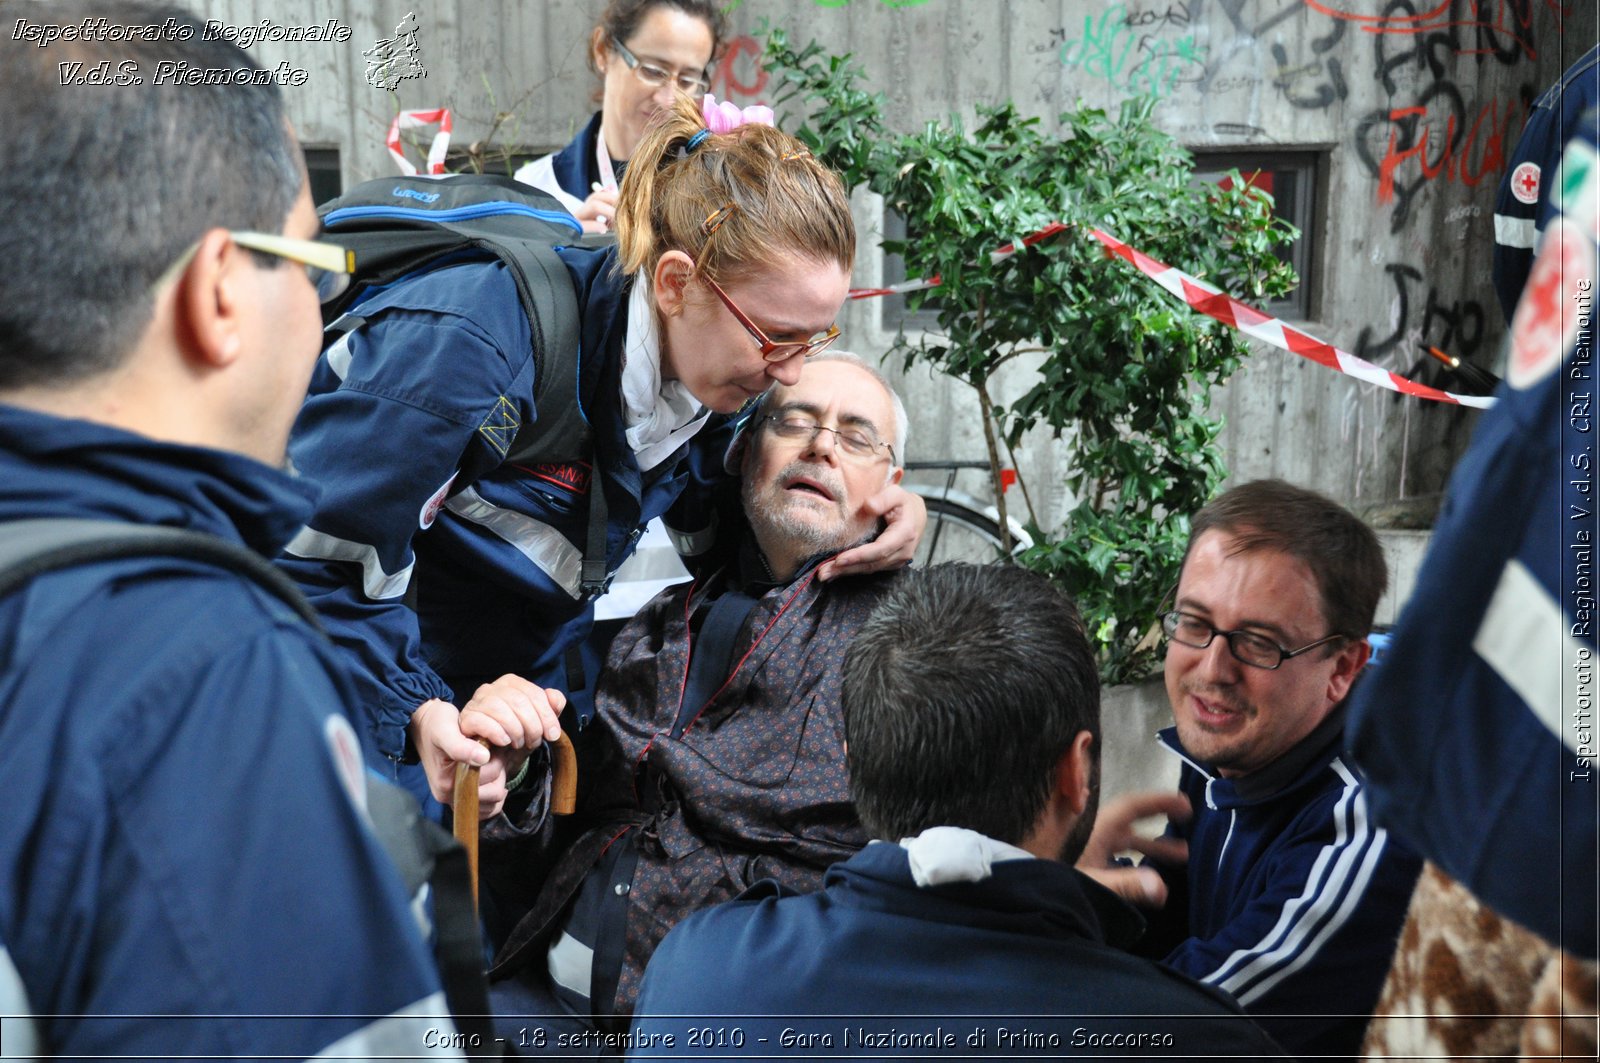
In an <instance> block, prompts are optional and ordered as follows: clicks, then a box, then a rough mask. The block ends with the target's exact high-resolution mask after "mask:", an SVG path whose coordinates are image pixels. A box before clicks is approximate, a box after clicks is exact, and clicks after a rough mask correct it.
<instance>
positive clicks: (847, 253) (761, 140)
mask: <svg viewBox="0 0 1600 1063" xmlns="http://www.w3.org/2000/svg"><path fill="white" fill-rule="evenodd" d="M705 129H706V124H705V120H704V119H703V118H702V117H701V114H700V108H699V106H698V105H697V104H696V103H694V102H693V101H692V100H690V99H689V98H688V97H687V96H683V95H680V96H679V97H678V99H677V100H676V101H675V102H674V104H673V106H672V107H670V108H668V109H667V110H665V111H663V112H662V113H661V114H659V115H658V116H657V117H656V119H655V120H654V121H653V122H652V123H651V125H650V128H649V129H648V130H647V131H646V133H645V136H644V139H643V140H642V141H640V143H639V146H638V147H637V148H636V149H635V150H634V153H633V158H632V160H631V162H630V163H629V165H628V170H627V173H626V174H624V176H623V179H622V189H621V191H620V193H619V196H618V201H617V218H616V228H617V247H618V251H619V255H618V262H619V265H620V267H621V269H622V272H623V273H626V274H634V273H638V272H639V271H640V270H644V271H646V273H648V272H649V271H652V270H654V269H655V264H656V262H657V261H658V260H659V259H660V258H661V256H662V255H663V254H665V253H666V252H668V251H674V250H676V251H682V252H683V253H684V254H686V255H688V256H689V257H690V258H692V259H694V262H695V269H696V271H697V272H698V273H700V274H701V275H703V276H707V277H709V278H710V279H711V280H713V281H717V282H719V283H720V282H721V281H722V280H723V279H724V278H725V277H727V276H729V275H730V273H731V272H732V271H734V270H737V269H739V268H741V267H751V266H760V265H763V264H766V263H769V262H772V261H773V260H775V259H777V258H780V257H782V256H784V255H793V256H799V257H802V258H810V259H815V260H816V261H819V262H837V263H839V265H840V266H842V267H843V268H844V270H845V272H847V273H848V272H849V271H850V269H851V267H852V266H853V265H854V264H855V253H856V232H855V222H854V220H853V219H852V218H851V217H850V199H849V196H848V195H847V194H846V192H845V188H844V184H843V182H841V181H840V180H839V176H838V175H837V174H835V173H834V172H833V171H832V170H830V169H828V168H827V167H826V166H823V165H822V164H821V163H819V162H818V161H817V160H816V159H814V158H812V157H811V153H810V152H809V151H807V150H806V147H805V145H804V144H802V143H800V142H799V141H798V140H796V139H795V138H794V137H791V136H789V135H788V134H786V133H781V132H779V131H778V130H777V129H774V128H773V127H771V126H764V125H746V126H740V127H739V128H738V129H735V130H734V131H733V132H731V133H722V134H718V135H715V136H711V135H707V136H705V137H702V138H701V140H700V141H699V143H697V144H696V145H695V147H694V148H693V149H692V150H691V149H689V147H688V145H689V141H690V140H691V139H692V138H693V137H694V136H695V134H697V133H702V132H704V131H705Z"/></svg>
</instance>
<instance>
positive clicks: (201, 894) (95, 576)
mask: <svg viewBox="0 0 1600 1063" xmlns="http://www.w3.org/2000/svg"><path fill="white" fill-rule="evenodd" d="M0 484H3V485H4V487H3V489H0V521H16V520H27V519H33V518H41V517H57V518H59V517H68V518H77V519H93V520H107V521H119V522H127V523H132V524H142V525H164V526H168V527H174V528H187V529H190V530H192V531H198V532H205V533H207V534H210V535H214V536H217V537H219V538H221V539H224V540H227V541H229V542H231V543H234V544H237V545H241V546H248V547H249V548H251V549H253V550H256V551H257V552H259V553H261V554H263V555H270V554H271V553H273V552H274V551H276V550H277V549H278V548H279V547H280V546H281V545H282V544H283V543H284V542H285V541H286V540H287V539H288V538H289V536H290V535H292V534H293V533H294V530H295V529H296V528H298V527H299V526H300V525H301V523H302V522H303V521H304V520H305V518H306V517H307V516H308V515H309V514H310V512H311V498H310V496H311V495H312V494H313V493H314V492H313V491H312V489H311V488H310V487H308V486H307V485H306V484H304V483H302V482H300V481H297V480H294V479H292V478H291V477H289V476H287V475H285V474H284V473H283V472H281V471H279V470H277V469H272V468H268V467H267V466H266V465H262V464H260V463H259V462H256V461H252V460H251V459H249V458H246V457H243V456H241V455H238V454H232V453H226V452H223V451H219V450H211V449H207V448H202V447H191V446H182V445H178V444H175V443H167V442H161V441H158V440H154V439H149V438H146V437H143V436H137V435H132V434H130V433H128V432H124V431H121V430H119V429H116V428H112V427H110V426H107V425H101V424H95V423H92V422H89V421H81V420H74V419H69V418H62V417H52V416H50V415H48V414H44V413H39V412H35V411H29V410H23V409H19V408H15V407H9V406H0ZM350 701H351V691H350V687H349V684H348V683H347V682H346V680H345V675H344V672H343V669H342V662H341V661H340V660H339V659H338V657H337V655H336V654H335V652H334V651H333V650H332V649H331V648H330V647H328V646H327V644H326V643H325V642H324V641H323V640H322V639H321V638H320V637H319V636H318V635H317V633H316V632H315V631H314V630H313V629H312V628H311V627H310V626H309V625H307V624H306V623H304V622H303V621H302V620H300V618H299V617H298V616H297V615H295V614H294V613H293V612H292V611H291V610H290V608H289V607H288V606H287V605H286V604H285V603H283V602H281V601H279V600H278V599H277V597H276V596H274V595H273V594H271V593H269V592H268V591H266V590H265V589H263V588H261V587H259V586H257V585H256V584H255V583H253V582H252V581H251V580H249V579H246V578H244V577H242V576H241V575H239V574H238V573H235V572H230V571H227V570H225V569H221V568H217V567H216V566H214V565H211V564H203V563H200V562H197V561H194V560H191V559H187V558H183V557H140V558H132V559H126V560H121V561H109V562H102V563H98V564H85V565H80V566H76V567H72V568H66V569H62V570H60V571H57V572H52V573H50V574H48V575H45V576H41V577H39V578H37V579H35V580H33V581H32V582H31V583H29V584H27V585H26V586H25V587H24V588H22V589H20V590H17V591H16V592H14V593H12V594H9V595H7V596H6V597H5V598H4V599H0V777H3V778H5V779H6V781H7V784H8V787H7V794H6V810H5V814H4V815H3V816H0V1015H6V1016H8V1018H7V1019H6V1021H5V1023H4V1032H3V1034H0V1037H3V1044H0V1054H4V1055H6V1056H7V1058H11V1057H12V1055H16V1056H23V1055H27V1054H28V1052H29V1048H28V1045H29V1043H30V1040H31V1039H32V1038H31V1037H30V1033H31V1034H33V1035H36V1036H37V1037H38V1039H39V1040H38V1043H37V1048H38V1050H39V1051H40V1052H43V1053H48V1054H51V1055H54V1056H57V1057H62V1058H73V1059H77V1058H93V1059H107V1058H143V1059H222V1058H227V1059H239V1058H261V1057H271V1058H274V1059H303V1058H308V1057H312V1056H315V1057H317V1058H319V1059H320V1058H339V1059H351V1058H373V1059H381V1058H393V1057H395V1056H406V1057H410V1056H415V1055H423V1054H426V1055H427V1056H428V1058H430V1059H432V1058H434V1057H435V1053H439V1052H442V1053H443V1055H444V1058H459V1053H456V1052H453V1051H450V1050H448V1049H434V1050H432V1051H428V1050H426V1047H425V1046H427V1045H428V1044H429V1043H430V1042H429V1035H430V1033H431V1034H432V1037H433V1039H434V1042H433V1043H438V1044H449V1043H450V1037H451V1036H453V1029H452V1027H451V1024H450V1022H449V1021H448V1019H445V1018H443V1016H444V1015H445V1014H446V1012H447V1009H446V1006H445V1001H444V997H443V995H442V994H441V993H440V991H439V980H438V975H437V974H436V973H435V970H434V965H433V961H432V959H431V958H430V957H429V955H428V952H427V949H426V946H425V945H424V943H423V940H422V935H421V934H419V933H418V928H417V924H416V921H415V919H414V918H413V915H412V910H411V907H410V904H409V900H408V898H407V896H406V893H405V889H404V887H403V886H402V884H401V880H400V877H399V875H397V874H396V873H395V869H394V866H393V865H392V864H391V863H390V861H389V859H388V857H387V856H386V855H385V854H384V851H383V850H382V848H380V846H379V844H378V841H377V839H376V838H375V837H374V836H373V834H372V831H371V829H370V823H369V821H368V819H367V816H366V813H365V809H364V805H365V801H366V798H365V775H364V773H363V771H362V768H361V760H360V753H359V751H358V743H357V740H356V735H355V732H354V730H353V729H352V726H351V721H350V720H348V719H347V713H348V711H349V710H348V708H347V706H348V705H349V704H350ZM30 1013H31V1014H32V1015H33V1016H36V1018H35V1019H32V1020H30V1019H27V1018H26V1016H28V1015H29V1014H30ZM11 1016H23V1017H24V1018H22V1019H20V1020H14V1019H13V1018H11ZM323 1053H326V1056H324V1055H323Z"/></svg>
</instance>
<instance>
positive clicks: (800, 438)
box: [761, 413, 894, 465]
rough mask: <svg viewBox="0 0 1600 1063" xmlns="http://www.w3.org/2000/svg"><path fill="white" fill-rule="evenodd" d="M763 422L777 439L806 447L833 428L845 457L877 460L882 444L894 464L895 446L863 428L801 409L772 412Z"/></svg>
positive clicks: (866, 460)
mask: <svg viewBox="0 0 1600 1063" xmlns="http://www.w3.org/2000/svg"><path fill="white" fill-rule="evenodd" d="M761 423H762V425H763V426H764V427H765V428H766V429H767V431H769V432H771V433H772V434H773V435H774V436H775V437H777V438H778V439H782V440H784V441H785V442H788V443H800V444H801V445H802V446H807V447H809V446H810V445H811V444H812V442H813V441H814V440H815V439H816V438H817V436H818V434H820V433H822V432H832V433H833V438H834V442H835V443H836V444H837V445H838V447H839V452H840V453H842V454H843V455H844V456H845V457H847V458H853V459H855V460H856V461H857V462H861V463H865V462H869V461H874V460H876V459H877V457H878V450H879V449H880V448H882V449H883V450H884V452H886V453H887V454H888V455H889V464H891V465H893V464H894V447H893V446H892V445H890V444H888V443H885V442H884V441H883V440H881V439H878V438H876V437H875V436H873V435H872V434H871V433H870V432H868V431H866V430H865V429H862V428H850V427H847V428H830V427H828V426H827V425H825V424H823V423H822V422H820V421H818V420H816V419H815V418H813V417H807V416H805V415H804V414H799V413H769V414H767V415H766V416H765V417H763V418H762V419H761Z"/></svg>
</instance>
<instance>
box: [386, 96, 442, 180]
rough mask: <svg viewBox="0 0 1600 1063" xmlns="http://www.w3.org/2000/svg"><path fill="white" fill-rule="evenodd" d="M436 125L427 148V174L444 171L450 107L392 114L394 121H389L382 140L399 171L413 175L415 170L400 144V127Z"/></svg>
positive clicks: (412, 127)
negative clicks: (435, 130)
mask: <svg viewBox="0 0 1600 1063" xmlns="http://www.w3.org/2000/svg"><path fill="white" fill-rule="evenodd" d="M430 125H437V126H438V127H439V132H437V133H435V134H434V135H433V144H432V145H431V146H430V147H429V148H428V174H429V175H430V176H432V175H435V174H442V173H444V156H445V153H446V152H447V151H449V150H450V132H451V129H452V121H451V118H450V108H448V107H438V108H435V109H434V110H431V111H401V112H400V113H399V114H397V115H395V116H394V121H393V122H390V123H389V136H388V137H387V138H386V139H385V140H384V144H385V146H387V147H388V149H389V154H390V155H392V156H394V163H395V165H396V166H398V167H400V172H401V173H403V174H405V175H406V176H407V177H412V176H415V174H416V172H417V168H416V166H414V165H413V164H412V162H411V160H410V159H408V158H406V156H405V152H404V150H402V146H401V144H400V131H401V130H402V129H417V128H420V127H422V126H430Z"/></svg>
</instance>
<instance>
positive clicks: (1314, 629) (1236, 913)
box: [1078, 480, 1421, 1058]
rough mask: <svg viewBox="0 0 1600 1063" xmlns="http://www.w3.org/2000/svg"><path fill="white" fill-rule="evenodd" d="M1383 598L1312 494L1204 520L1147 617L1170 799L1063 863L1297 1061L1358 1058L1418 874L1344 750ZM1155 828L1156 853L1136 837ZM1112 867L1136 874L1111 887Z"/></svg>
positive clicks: (1265, 484)
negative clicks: (1121, 864)
mask: <svg viewBox="0 0 1600 1063" xmlns="http://www.w3.org/2000/svg"><path fill="white" fill-rule="evenodd" d="M1387 581H1388V576H1387V570H1386V567H1385V565H1384V560H1383V548H1382V547H1381V546H1380V544H1379V543H1378V538H1377V536H1376V535H1374V534H1373V533H1372V530H1371V529H1370V528H1368V527H1367V526H1366V525H1365V524H1363V523H1362V522H1361V520H1360V519H1359V518H1358V517H1356V516H1355V514H1353V513H1351V512H1350V511H1349V510H1347V509H1345V508H1344V507H1343V506H1341V505H1339V504H1337V503H1335V502H1333V501H1331V500H1330V499H1327V498H1324V497H1323V496H1321V495H1319V494H1316V493H1315V492H1312V491H1307V490H1305V489H1304V488H1300V487H1296V486H1294V485H1293V484H1288V483H1284V482H1283V481H1281V480H1258V481H1255V482H1253V483H1247V484H1243V485H1241V486H1239V487H1235V488H1232V489H1230V490H1228V491H1226V492H1224V493H1223V494H1222V495H1220V496H1218V497H1217V498H1216V499H1214V500H1213V501H1212V502H1211V503H1210V504H1208V505H1207V506H1205V507H1204V508H1203V509H1202V510H1201V511H1200V512H1199V513H1198V514H1197V515H1196V516H1195V517H1194V520H1193V522H1192V524H1191V527H1190V534H1189V546H1188V552H1187V554H1186V556H1185V558H1184V562H1183V569H1182V573H1181V575H1180V577H1179V581H1178V587H1177V591H1176V595H1175V597H1174V599H1173V603H1172V606H1171V610H1170V611H1169V612H1167V613H1166V614H1165V615H1164V617H1163V619H1162V623H1163V626H1164V629H1165V631H1166V634H1167V638H1168V646H1167V655H1166V683H1167V697H1168V699H1169V700H1170V701H1171V703H1172V712H1173V717H1174V720H1175V723H1176V726H1175V727H1171V728H1168V729H1167V730H1164V731H1162V732H1161V734H1160V736H1159V739H1160V742H1161V743H1162V745H1164V746H1165V747H1166V750H1167V751H1168V752H1170V753H1172V754H1173V755H1174V756H1175V757H1177V758H1178V760H1179V761H1180V763H1181V769H1180V776H1179V788H1180V790H1181V791H1182V792H1181V794H1180V793H1168V794H1132V795H1128V796H1126V797H1124V798H1121V799H1119V800H1118V801H1116V802H1113V803H1111V804H1108V805H1107V807H1106V809H1105V811H1104V814H1103V815H1102V816H1101V817H1100V820H1099V822H1098V823H1097V824H1096V826H1095V832H1094V835H1093V837H1092V838H1091V839H1090V842H1089V846H1088V848H1087V849H1086V851H1085V853H1084V856H1083V858H1082V859H1081V860H1080V861H1079V864H1078V866H1079V868H1080V869H1081V870H1084V871H1086V872H1088V873H1089V874H1092V875H1095V876H1096V877H1097V878H1099V879H1100V880H1101V881H1102V882H1104V883H1106V884H1107V885H1111V886H1112V887H1113V888H1116V889H1118V890H1119V891H1121V892H1123V893H1124V895H1125V896H1127V897H1129V898H1130V899H1132V900H1134V901H1135V902H1136V903H1139V902H1142V901H1146V900H1151V901H1161V900H1164V902H1165V903H1164V907H1162V908H1161V911H1160V912H1159V914H1157V915H1154V916H1152V919H1151V928H1150V932H1149V934H1147V935H1146V937H1145V939H1144V940H1142V941H1141V942H1140V944H1139V950H1140V951H1141V952H1142V953H1144V954H1146V955H1150V956H1156V957H1163V958H1164V962H1165V963H1167V964H1168V965H1169V966H1171V967H1173V968H1175V969H1176V970H1179V971H1182V972H1184V973H1185V974H1187V975H1190V976H1192V977H1194V978H1198V979H1200V980H1201V981H1203V982H1205V983H1207V984H1208V985H1214V986H1216V987H1218V988H1220V989H1223V990H1226V991H1227V992H1229V993H1232V994H1233V995H1234V997H1236V998H1237V999H1238V1001H1239V1003H1241V1004H1243V1005H1244V1007H1245V1010H1247V1011H1249V1012H1250V1013H1251V1014H1252V1015H1253V1016H1255V1017H1256V1019H1257V1021H1259V1022H1260V1023H1261V1024H1262V1027H1263V1028H1264V1029H1266V1030H1267V1032H1268V1033H1270V1034H1272V1036H1273V1037H1274V1038H1276V1039H1277V1040H1278V1041H1279V1043H1281V1044H1282V1045H1283V1046H1284V1047H1285V1048H1287V1049H1289V1051H1290V1052H1293V1053H1295V1054H1297V1055H1305V1056H1316V1057H1318V1058H1328V1057H1340V1056H1344V1057H1349V1056H1353V1055H1355V1053H1356V1051H1357V1049H1358V1048H1359V1046H1360V1043H1361V1034H1362V1031H1363V1030H1364V1029H1365V1027H1366V1025H1367V1021H1368V1018H1369V1017H1370V1015H1371V1013H1372V1009H1373V1006H1374V1005H1375V1004H1376V1003H1377V999H1378V991H1379V988H1380V987H1381V986H1382V984H1383V979H1384V976H1385V974H1386V973H1387V972H1388V969H1389V961H1390V958H1391V956H1393V954H1394V949H1395V943H1396V941H1397V940H1398V938H1399V934H1400V926H1401V923H1402V922H1403V920H1404V918H1405V911H1406V905H1407V902H1408V901H1409V900H1410V897H1411V891H1412V887H1413V885H1414V884H1415V882H1416V877H1417V872H1418V871H1419V870H1420V866H1421V864H1420V861H1419V859H1418V858H1417V856H1416V854H1415V853H1413V852H1412V851H1411V850H1410V849H1409V848H1407V847H1406V846H1405V845H1404V843H1402V842H1401V841H1399V840H1398V839H1397V838H1394V837H1393V836H1391V835H1390V834H1389V833H1388V831H1386V830H1383V829H1382V828H1380V827H1379V826H1378V825H1377V824H1376V823H1374V822H1373V820H1372V817H1371V813H1370V811H1369V809H1368V796H1367V786H1366V781H1365V779H1364V778H1363V777H1362V775H1361V772H1360V770H1359V769H1358V768H1356V767H1355V765H1354V764H1353V763H1351V762H1350V760H1349V759H1348V758H1347V757H1346V756H1345V755H1344V752H1343V740H1344V718H1345V697H1346V695H1347V694H1348V693H1349V692H1350V689H1351V686H1352V685H1353V684H1354V683H1355V681H1356V679H1357V677H1358V676H1359V675H1360V673H1361V670H1362V668H1363V667H1364V666H1365V665H1366V662H1367V658H1368V656H1369V654H1370V652H1371V650H1370V645H1369V643H1368V642H1367V634H1368V633H1369V632H1370V631H1371V629H1372V619H1373V615H1374V614H1375V612H1376V611H1377V607H1378V600H1379V598H1381V597H1382V596H1383V591H1384V587H1385V585H1386V584H1387ZM1157 813H1160V814H1166V815H1168V816H1169V818H1170V821H1171V822H1170V825H1169V827H1168V830H1167V835H1166V837H1165V838H1163V839H1158V840H1156V841H1157V843H1158V844H1156V845H1152V844H1151V841H1150V840H1147V839H1143V838H1141V837H1139V836H1138V835H1137V834H1136V833H1135V831H1134V829H1133V827H1134V823H1135V821H1136V820H1137V819H1139V818H1141V817H1142V816H1146V815H1150V814H1157ZM1185 847H1187V867H1185V866H1184V863H1183V852H1184V848H1185ZM1127 850H1141V851H1144V852H1146V853H1147V854H1148V855H1149V856H1150V857H1151V862H1150V864H1149V865H1148V866H1146V867H1140V868H1137V869H1126V870H1121V869H1119V870H1108V866H1109V864H1110V860H1111V857H1112V855H1113V854H1115V853H1119V852H1123V851H1127ZM1151 868H1155V869H1157V870H1158V871H1159V874H1160V878H1159V879H1157V878H1156V877H1155V873H1154V872H1153V871H1152V870H1151Z"/></svg>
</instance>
